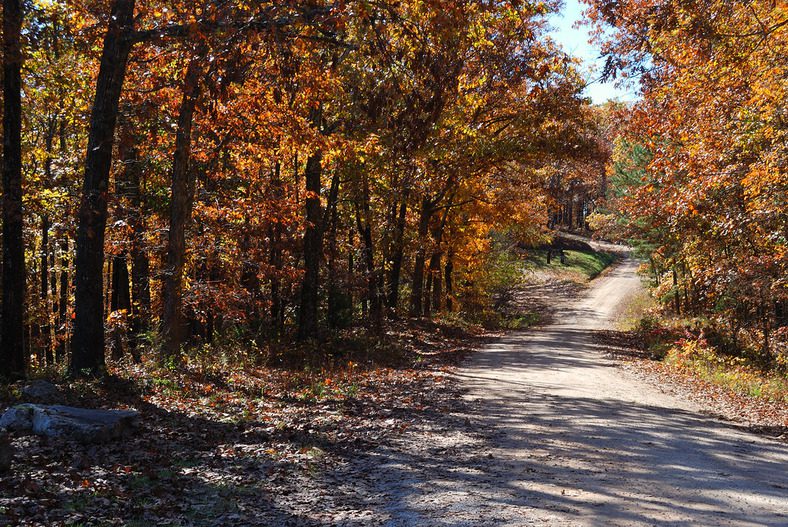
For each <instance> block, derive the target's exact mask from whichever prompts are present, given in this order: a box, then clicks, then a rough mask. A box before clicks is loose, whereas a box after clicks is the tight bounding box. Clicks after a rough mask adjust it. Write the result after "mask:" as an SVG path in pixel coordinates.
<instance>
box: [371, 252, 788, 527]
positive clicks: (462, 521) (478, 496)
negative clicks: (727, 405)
mask: <svg viewBox="0 0 788 527" xmlns="http://www.w3.org/2000/svg"><path fill="white" fill-rule="evenodd" d="M635 268H636V263H635V262H633V261H631V260H625V261H624V262H623V263H621V264H619V265H618V266H617V267H615V268H614V269H612V270H611V271H610V272H608V273H606V275H605V276H603V277H601V278H599V279H597V280H595V281H594V282H593V283H592V285H591V287H590V288H589V289H588V291H587V294H586V295H585V296H584V297H583V298H581V299H580V300H578V301H577V302H576V303H575V304H574V305H573V306H571V307H570V308H569V309H567V310H565V311H563V312H562V313H561V314H560V315H559V316H558V317H556V320H557V321H556V323H554V324H552V325H550V326H547V327H545V328H542V329H540V330H536V331H528V332H525V333H519V334H513V335H511V336H508V337H506V338H503V339H501V340H500V341H498V342H497V343H495V344H493V345H490V346H489V347H488V348H487V349H485V350H483V351H482V352H480V353H478V354H475V355H474V357H473V359H472V360H471V362H470V363H469V364H468V365H467V366H465V367H464V368H462V369H460V371H459V372H458V374H457V375H458V376H459V377H460V380H461V383H462V384H463V385H464V386H465V387H466V388H467V389H468V394H467V397H468V399H469V405H470V407H471V408H472V409H473V410H472V412H471V413H470V414H469V416H468V420H466V423H469V424H470V426H471V427H472V428H473V429H474V430H481V431H485V434H486V436H485V437H486V439H485V440H484V441H478V440H476V439H473V437H472V436H474V433H473V432H469V433H465V434H463V433H457V434H452V433H447V432H445V431H444V432H443V433H432V435H430V434H429V433H424V436H423V437H422V438H421V439H420V440H418V439H417V440H416V441H415V444H416V445H421V446H420V447H418V449H419V452H416V451H414V450H413V448H411V449H410V451H403V450H400V451H397V452H388V453H380V456H381V457H380V465H379V470H376V473H377V475H374V476H369V477H370V478H371V479H373V480H374V485H373V486H374V487H375V489H374V494H375V495H376V496H378V499H379V500H381V501H378V503H385V509H386V511H387V516H386V518H387V520H386V521H385V525H388V526H391V527H395V526H411V525H412V526H416V525H418V526H428V525H434V526H494V525H507V526H509V525H511V526H520V525H549V526H600V527H602V526H653V525H660V526H661V525H665V526H668V525H670V526H748V527H749V526H788V448H786V446H785V445H784V444H782V443H778V442H773V441H770V440H767V439H762V438H760V437H757V436H754V435H750V434H748V433H745V432H741V431H739V430H737V429H735V428H733V427H731V426H729V425H726V424H725V423H722V422H719V421H717V420H714V419H712V418H710V417H706V416H704V415H703V414H701V413H700V412H699V409H698V408H696V407H694V406H693V404H692V403H690V402H688V401H683V400H679V399H677V398H675V397H673V396H670V395H667V394H665V393H662V392H661V391H660V390H659V389H658V388H657V387H655V386H652V385H650V384H648V383H646V382H644V381H642V380H640V379H638V378H636V377H635V376H634V375H631V374H629V373H627V372H626V371H625V370H622V369H621V368H618V367H617V364H616V363H615V362H614V361H613V360H611V359H608V358H606V355H605V352H604V350H603V349H600V348H599V345H598V344H596V343H595V341H594V339H593V338H592V333H593V331H594V330H599V329H604V328H607V327H609V326H610V324H611V320H612V316H613V314H614V313H615V312H616V310H617V308H618V307H619V306H620V305H621V304H622V302H624V301H626V298H627V297H628V296H629V295H630V294H632V293H633V292H634V291H636V290H637V289H638V288H639V287H640V282H639V278H638V277H637V276H636V275H635ZM414 433H415V432H414ZM474 437H475V436H474ZM469 438H470V439H469ZM480 449H485V450H481V451H482V452H484V454H483V455H482V456H479V455H476V454H474V455H472V454H470V453H469V452H477V453H478V452H479V450H480ZM461 451H464V452H465V453H466V454H465V455H464V456H463V455H460V454H458V453H457V452H461ZM480 458H483V459H480Z"/></svg>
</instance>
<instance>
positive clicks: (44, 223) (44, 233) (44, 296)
mask: <svg viewBox="0 0 788 527" xmlns="http://www.w3.org/2000/svg"><path fill="white" fill-rule="evenodd" d="M49 227H50V225H49V216H47V215H46V214H44V215H43V216H41V269H40V273H41V274H40V276H41V295H40V296H41V303H42V304H43V305H44V317H45V318H44V323H43V324H42V325H41V333H42V334H43V336H44V342H43V345H44V356H45V358H46V363H47V365H49V366H51V365H52V364H53V362H54V357H53V356H52V335H51V334H52V325H51V324H50V323H49V321H50V320H51V318H52V313H51V311H50V309H49V302H48V300H49Z"/></svg>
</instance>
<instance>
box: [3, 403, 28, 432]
mask: <svg viewBox="0 0 788 527" xmlns="http://www.w3.org/2000/svg"><path fill="white" fill-rule="evenodd" d="M32 406H33V405H31V404H18V405H16V406H12V407H11V408H9V409H8V410H6V411H5V413H4V414H3V416H2V417H0V429H3V430H10V431H13V432H30V431H31V430H32V429H33V409H32Z"/></svg>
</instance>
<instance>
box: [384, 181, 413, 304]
mask: <svg viewBox="0 0 788 527" xmlns="http://www.w3.org/2000/svg"><path fill="white" fill-rule="evenodd" d="M407 212H408V192H407V190H406V191H405V193H404V195H403V196H402V201H400V204H399V213H398V215H397V223H396V225H395V231H394V242H393V244H392V245H393V247H392V253H391V258H390V261H389V265H388V268H389V273H388V282H387V290H386V300H387V301H386V304H387V306H388V314H389V316H390V317H394V316H396V314H397V305H398V304H399V283H400V276H401V274H402V260H403V257H404V252H405V243H404V240H405V226H406V225H407V221H406V220H407Z"/></svg>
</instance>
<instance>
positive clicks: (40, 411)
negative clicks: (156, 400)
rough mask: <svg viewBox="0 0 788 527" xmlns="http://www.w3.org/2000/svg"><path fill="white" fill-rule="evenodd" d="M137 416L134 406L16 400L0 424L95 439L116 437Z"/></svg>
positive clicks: (24, 430) (127, 428) (91, 440)
mask: <svg viewBox="0 0 788 527" xmlns="http://www.w3.org/2000/svg"><path fill="white" fill-rule="evenodd" d="M137 416H138V413H137V412H135V411H133V410H93V409H89V408H75V407H72V406H62V405H42V404H19V405H17V406H14V407H11V408H9V409H8V410H6V412H5V413H4V414H3V416H2V417H0V428H4V429H6V430H13V431H16V432H27V433H33V434H36V435H43V436H48V437H66V438H70V439H77V440H80V441H85V442H91V443H93V442H96V443H98V442H104V441H110V440H112V439H117V438H119V437H121V436H122V435H124V434H125V433H127V432H128V431H130V430H131V428H132V427H133V425H134V421H135V419H136V418H137Z"/></svg>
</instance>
